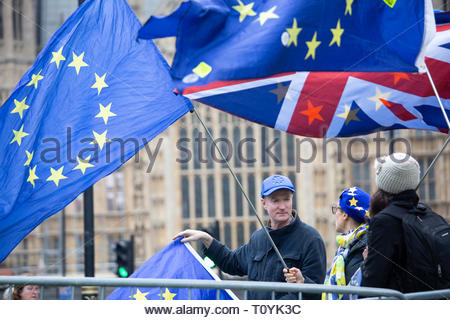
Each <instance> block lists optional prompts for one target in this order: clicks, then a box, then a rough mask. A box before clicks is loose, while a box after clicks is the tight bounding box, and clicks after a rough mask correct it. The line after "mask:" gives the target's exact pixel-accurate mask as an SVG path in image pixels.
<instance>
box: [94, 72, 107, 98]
mask: <svg viewBox="0 0 450 320" xmlns="http://www.w3.org/2000/svg"><path fill="white" fill-rule="evenodd" d="M105 77H106V73H105V74H104V75H103V76H102V77H99V76H98V75H97V74H95V83H94V84H93V85H92V87H91V88H93V89H97V90H98V94H99V95H100V92H101V91H102V89H103V88H107V87H108V85H107V84H106V82H105Z"/></svg>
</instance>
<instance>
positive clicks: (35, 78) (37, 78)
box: [27, 70, 44, 89]
mask: <svg viewBox="0 0 450 320" xmlns="http://www.w3.org/2000/svg"><path fill="white" fill-rule="evenodd" d="M41 71H42V70H41ZM41 71H39V72H38V73H37V74H32V75H31V81H30V82H28V84H27V87H29V86H32V85H34V88H35V89H37V87H38V81H41V80H42V79H44V77H43V76H41Z"/></svg>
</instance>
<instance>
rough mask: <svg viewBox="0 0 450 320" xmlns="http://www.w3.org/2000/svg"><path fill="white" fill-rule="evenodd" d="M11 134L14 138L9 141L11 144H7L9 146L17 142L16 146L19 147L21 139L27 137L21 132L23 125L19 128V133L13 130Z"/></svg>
mask: <svg viewBox="0 0 450 320" xmlns="http://www.w3.org/2000/svg"><path fill="white" fill-rule="evenodd" d="M13 133H14V138H13V139H12V140H11V142H10V143H9V144H11V143H13V142H14V141H15V142H17V144H18V145H19V146H20V144H21V143H22V139H23V138H24V137H26V136H28V135H29V134H28V133H26V132H23V125H22V126H21V127H20V129H19V131H16V130H13Z"/></svg>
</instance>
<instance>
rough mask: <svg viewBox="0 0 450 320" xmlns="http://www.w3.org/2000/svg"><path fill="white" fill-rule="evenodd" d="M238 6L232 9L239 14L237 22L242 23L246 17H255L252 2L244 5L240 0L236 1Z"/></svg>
mask: <svg viewBox="0 0 450 320" xmlns="http://www.w3.org/2000/svg"><path fill="white" fill-rule="evenodd" d="M238 3H239V5H238V6H233V9H234V10H236V11H237V12H239V22H242V21H244V19H245V18H246V17H247V16H251V17H253V16H256V12H255V11H253V9H252V8H253V6H254V5H255V3H254V2H251V3H249V4H246V5H244V4H243V3H242V1H241V0H238Z"/></svg>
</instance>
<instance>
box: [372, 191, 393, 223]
mask: <svg viewBox="0 0 450 320" xmlns="http://www.w3.org/2000/svg"><path fill="white" fill-rule="evenodd" d="M393 199H394V195H393V194H392V193H388V192H386V191H383V190H381V189H378V190H377V191H375V193H374V194H373V195H372V196H371V197H370V209H369V211H370V217H371V218H373V217H375V215H376V214H377V213H378V212H380V211H381V210H383V209H384V208H386V207H387V206H388V205H389V203H391V202H392V200H393Z"/></svg>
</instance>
